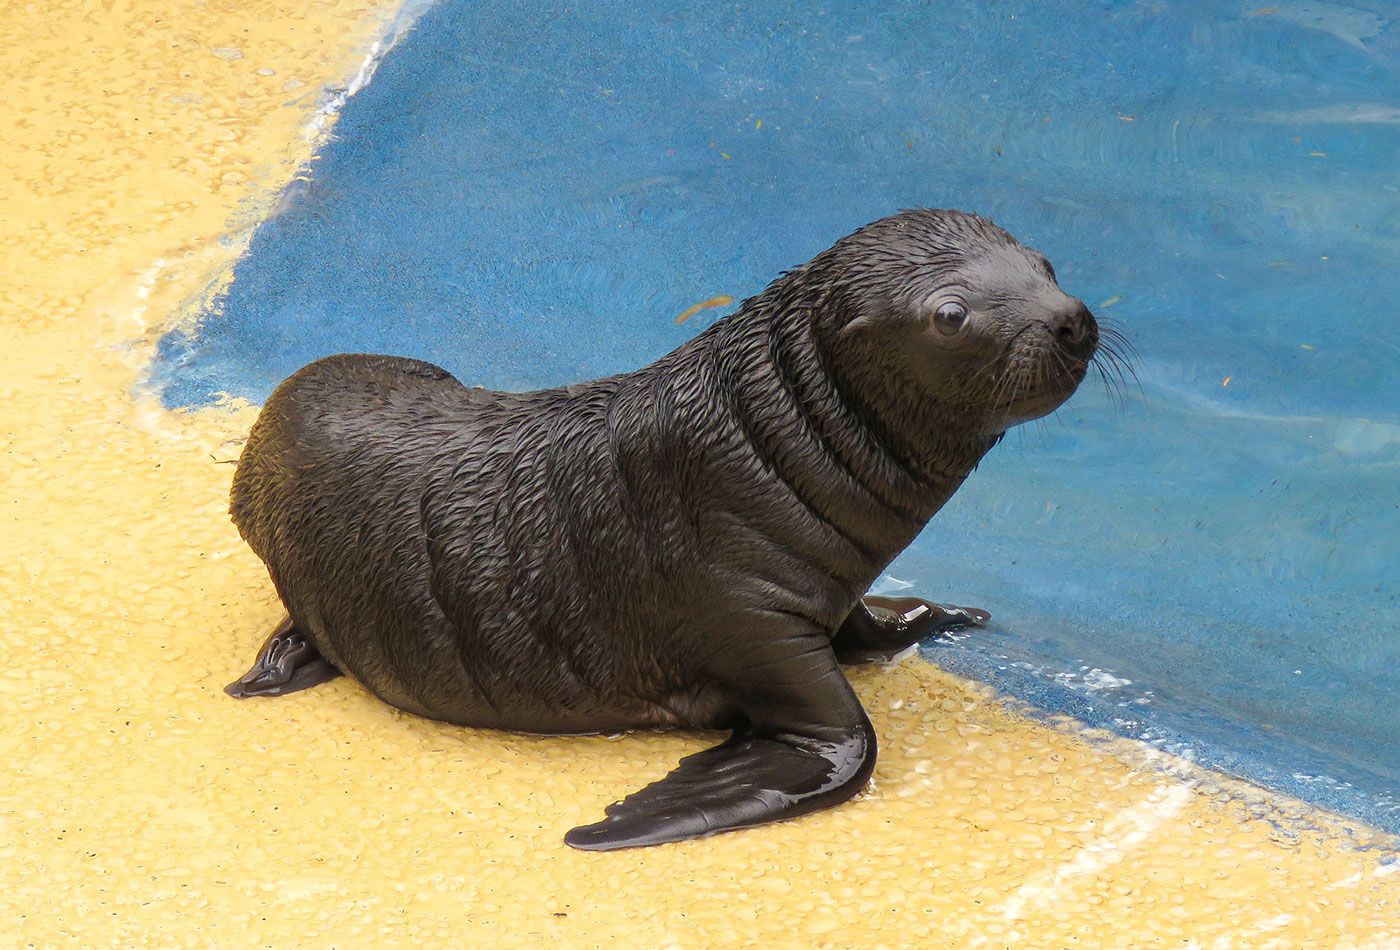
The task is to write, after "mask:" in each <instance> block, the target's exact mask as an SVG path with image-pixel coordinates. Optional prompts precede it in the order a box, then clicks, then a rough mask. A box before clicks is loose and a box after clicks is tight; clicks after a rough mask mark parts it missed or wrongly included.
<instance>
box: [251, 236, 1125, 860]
mask: <svg viewBox="0 0 1400 950" xmlns="http://www.w3.org/2000/svg"><path fill="white" fill-rule="evenodd" d="M1098 334H1099V331H1098V327H1097V325H1096V323H1095V321H1094V318H1093V316H1092V315H1091V314H1090V313H1089V311H1088V309H1086V308H1085V306H1084V305H1083V304H1082V303H1081V302H1080V301H1078V300H1076V299H1075V298H1073V297H1070V296H1067V295H1066V294H1064V293H1063V292H1062V291H1061V290H1060V288H1059V287H1058V286H1057V285H1056V283H1055V275H1054V272H1053V271H1052V270H1051V269H1050V265H1049V264H1048V263H1047V262H1046V260H1045V258H1044V257H1042V256H1041V255H1040V254H1038V253H1036V252H1035V251H1032V250H1030V249H1028V248H1026V247H1023V246H1022V245H1021V244H1019V243H1018V242H1017V241H1016V240H1015V239H1014V238H1012V237H1011V235H1009V234H1007V233H1006V232H1005V231H1003V230H1002V229H1001V228H999V227H997V226H995V225H994V224H992V223H991V222H990V221H987V220H986V219H984V218H980V217H978V216H976V215H972V214H964V213H960V212H954V211H931V210H918V211H906V212H904V213H901V214H897V215H894V216H892V217H888V218H884V219H882V220H880V221H876V222H874V223H873V224H869V225H867V226H865V227H863V228H861V229H860V230H859V231H856V232H855V233H854V234H851V235H850V236H848V237H845V238H842V239H841V240H840V241H838V242H837V243H836V245H835V246H834V247H832V248H831V249H830V250H827V251H825V252H823V253H821V254H819V255H817V257H816V258H814V259H813V260H812V261H811V262H810V263H808V264H805V265H803V266H802V267H799V268H797V269H796V270H793V271H790V272H788V273H786V274H784V275H783V276H782V277H780V278H779V279H778V280H776V281H774V282H773V283H772V284H771V285H770V286H769V287H768V288H767V289H766V290H764V291H763V292H762V293H761V294H759V295H758V296H757V297H753V298H751V299H749V300H746V301H744V303H743V305H742V306H741V307H740V308H739V310H738V312H736V313H734V314H732V315H730V316H728V317H725V318H724V319H722V320H720V321H718V322H717V323H715V324H714V325H713V326H711V327H709V328H708V329H707V330H705V331H704V332H702V333H701V334H699V335H698V336H696V337H695V338H694V339H692V340H690V341H689V342H688V343H685V344H684V345H682V346H681V347H680V348H678V349H676V350H675V351H674V352H672V353H670V354H668V355H666V356H663V357H662V358H661V359H659V360H657V361H656V362H655V363H653V364H651V365H650V366H646V367H643V368H642V369H639V370H637V371H636V372H632V373H624V374H622V375H619V376H611V377H608V378H606V379H599V380H594V381H592V382H585V383H579V384H577V385H573V386H564V387H562V388H559V389H549V390H544V391H541V392H530V393H501V392H491V391H489V390H484V389H472V388H468V387H466V386H463V385H462V384H460V383H459V382H458V381H457V380H456V379H454V378H453V377H452V376H451V375H450V374H449V373H447V372H446V371H444V370H442V369H439V368H437V367H436V366H432V365H429V364H427V363H423V362H419V361H417V360H411V359H399V358H396V357H390V356H364V355H341V356H331V357H327V358H325V359H322V360H318V361H317V362H315V363H312V364H310V365H309V366H306V367H305V368H303V369H301V370H299V371H298V372H297V373H295V374H294V375H293V376H291V377H290V378H289V379H287V380H286V381H285V382H284V383H282V385H281V386H279V387H278V388H277V391H276V392H274V393H273V394H272V397H271V398H270V399H269V400H268V402H267V405H266V406H265V407H264V408H263V410H262V414H261V415H260V416H259V417H258V420H257V422H256V424H255V425H254V426H253V430H252V433H251V435H250V436H249V439H248V445H247V448H246V449H244V452H243V457H242V459H241V460H240V461H239V464H238V470H237V473H236V475H235V476H234V481H233V494H232V514H233V520H234V522H235V523H236V524H237V525H238V529H239V531H240V532H241V533H242V535H243V537H244V538H245V539H247V541H248V544H249V545H251V546H252V548H253V550H254V551H256V552H257V554H258V556H260V557H261V558H262V559H263V560H264V561H266V562H267V566H268V569H269V571H270V572H271V575H272V580H273V583H274V584H275V585H276V587H277V592H278V593H279V594H280V595H281V598H282V602H283V603H284V604H285V605H286V607H287V612H288V615H289V616H288V618H287V619H286V620H285V621H284V622H283V623H282V624H281V625H280V626H279V627H278V628H277V629H276V630H275V631H274V632H273V635H272V636H271V638H270V639H269V640H268V641H267V643H266V644H264V646H263V647H262V650H261V652H260V654H259V656H258V658H257V662H256V664H255V665H254V667H253V668H252V670H250V671H249V673H248V674H247V675H246V676H244V677H243V678H242V679H240V680H239V681H238V682H236V683H234V684H232V685H231V686H230V687H229V692H231V693H232V694H233V695H235V696H251V695H259V694H261V695H269V694H278V693H286V692H291V691H293V690H297V689H302V688H304V687H307V686H310V685H313V684H315V683H318V682H321V681H322V680H325V679H328V678H330V677H332V676H335V675H338V673H339V672H340V671H344V672H346V673H348V674H350V675H351V676H353V677H354V678H355V679H357V680H359V681H360V682H361V683H363V684H364V685H365V686H367V687H369V689H371V690H372V691H373V692H374V693H376V694H377V695H378V696H380V697H381V698H382V699H384V700H385V701H386V702H388V703H390V704H392V705H394V706H397V707H398V708H400V709H404V710H407V711H409V712H412V713H416V714H418V715H420V716H428V717H431V718H433V719H440V720H445V721H447V722H453V723H460V724H462V725H468V726H485V727H490V728H495V729H507V730H512V731H517V732H527V733H558V734H577V733H594V732H614V731H618V730H623V729H629V728H633V727H638V726H654V725H663V724H664V725H678V726H689V727H697V728H704V729H732V730H733V736H732V737H731V738H730V739H729V740H728V741H726V742H724V743H723V744H722V745H719V746H717V747H715V748H712V749H708V750H706V751H703V752H700V753H697V754H695V755H691V756H688V757H686V758H685V759H683V760H682V761H681V763H680V765H679V766H678V767H677V768H676V769H675V770H674V771H673V772H671V773H670V774H669V775H667V776H666V777H665V778H663V779H661V780H660V781H658V782H655V783H653V784H651V785H648V786H647V787H645V788H643V789H642V790H641V791H638V792H636V793H634V794H632V795H630V796H628V797H627V798H626V799H625V800H624V801H622V802H619V803H616V804H614V805H612V806H610V807H609V808H608V809H607V810H606V814H607V817H606V818H605V819H604V820H602V821H600V822H598V823H597V824H592V825H588V826H585V827H580V828H575V829H574V830H573V831H571V832H569V833H568V835H567V836H566V838H565V840H566V841H567V842H568V843H569V844H570V845H572V846H574V847H576V848H584V849H594V850H606V849H612V848H626V847H635V846H641V845H651V844H658V843H661V842H666V841H680V840H684V839H687V838H695V837H700V836H702V835H708V834H712V833H714V832H718V831H726V830H729V829H733V828H743V827H746V826H749V825H756V824H760V823H762V822H768V821H774V820H777V819H781V818H791V817H794V816H797V815H803V814H806V813H808V812H812V811H815V810H817V809H821V808H826V807H829V806H831V805H835V804H837V803H838V802H841V801H844V800H846V799H848V798H850V797H851V796H852V795H854V794H855V793H856V792H858V791H859V790H860V789H861V788H862V787H863V786H864V785H865V783H866V780H867V779H868V778H869V777H870V773H871V770H872V769H873V767H874V764H875V733H874V731H873V729H872V728H871V725H870V720H869V719H868V718H867V717H866V714H865V711H864V710H863V709H862V708H861V705H860V702H859V701H858V700H857V698H856V695H855V693H854V692H853V691H852V689H851V687H850V685H849V684H848V683H847V681H846V678H845V676H844V675H843V674H842V672H841V668H840V665H839V661H840V660H841V659H842V658H843V657H845V658H860V657H862V656H865V655H868V654H871V653H881V652H884V653H889V652H893V651H897V650H899V649H901V648H903V647H905V646H907V645H909V644H911V643H913V642H914V641H916V640H918V639H919V638H921V637H923V636H925V635H926V634H928V633H930V632H932V631H934V630H936V629H939V628H942V627H947V626H953V625H958V624H965V623H979V622H981V621H982V620H984V619H985V618H986V616H987V615H986V614H985V613H983V612H981V611H972V610H968V609H964V608H944V607H939V606H937V605H932V604H926V603H924V602H922V601H915V600H902V601H878V600H875V599H874V598H872V599H871V600H872V602H873V604H872V606H867V605H866V603H863V602H862V600H861V594H862V593H863V592H864V591H865V590H866V589H867V588H868V587H869V585H870V584H871V582H873V581H874V580H875V579H876V578H877V577H878V576H879V574H880V571H881V570H882V569H883V568H884V567H885V565H887V564H888V563H889V562H890V561H891V560H892V559H893V558H894V557H895V555H897V554H898V553H899V552H900V551H901V550H902V549H903V548H904V547H905V546H906V545H907V544H908V543H909V542H910V541H912V540H913V539H914V537H915V535H917V534H918V533H919V531H920V529H922V528H923V526H924V524H925V523H926V522H927V521H928V520H929V518H930V517H932V516H933V514H934V512H936V511H938V509H939V508H940V507H941V506H942V505H943V503H944V502H946V501H947V500H948V498H949V496H951V495H952V494H953V492H954V491H956V490H957V488H958V486H959V485H961V484H962V482H963V479H964V478H966V477H967V475H968V473H969V472H971V471H972V469H973V468H974V467H975V466H976V465H977V462H978V460H979V459H980V458H981V457H982V455H983V454H984V453H985V452H986V451H987V450H988V449H990V448H991V447H992V446H993V445H994V444H995V443H996V442H997V440H999V439H1000V438H1001V436H1002V434H1003V433H1004V432H1005V431H1006V430H1007V428H1008V427H1010V426H1013V425H1016V424H1017V423H1020V422H1025V421H1026V420H1028V419H1034V418H1037V417H1038V416H1043V415H1045V414H1046V413H1048V412H1051V411H1052V410H1054V409H1055V408H1056V407H1057V406H1059V405H1060V403H1062V402H1063V401H1064V400H1065V399H1066V398H1068V397H1069V395H1070V394H1071V393H1072V392H1074V390H1075V387H1076V386H1078V384H1079V382H1080V380H1082V379H1083V377H1084V374H1085V371H1086V368H1087V366H1088V364H1089V361H1090V359H1091V358H1092V357H1093V355H1094V352H1095V348H1096V346H1097V344H1098ZM872 608H873V609H872Z"/></svg>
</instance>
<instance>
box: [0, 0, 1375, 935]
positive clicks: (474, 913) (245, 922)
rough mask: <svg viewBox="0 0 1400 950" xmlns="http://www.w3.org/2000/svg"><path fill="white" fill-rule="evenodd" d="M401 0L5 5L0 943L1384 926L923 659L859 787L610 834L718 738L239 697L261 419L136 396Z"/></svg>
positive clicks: (257, 570) (1192, 788)
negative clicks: (782, 808) (659, 783)
mask: <svg viewBox="0 0 1400 950" xmlns="http://www.w3.org/2000/svg"><path fill="white" fill-rule="evenodd" d="M99 6H101V7H102V8H103V9H100V10H99V9H98V7H99ZM387 12H388V10H387V8H386V7H385V6H384V5H382V4H375V3H371V2H360V3H356V2H353V0H320V2H318V0H253V2H245V3H233V2H227V3H220V2H215V0H209V2H206V3H193V2H185V3H170V2H168V0H159V2H157V0H128V2H125V3H122V2H114V3H104V4H101V5H99V4H96V3H89V2H66V3H59V2H55V0H43V2H35V3H30V4H22V3H15V2H10V3H8V4H5V5H3V7H0V15H3V17H4V22H5V25H6V27H7V30H6V39H5V40H4V43H5V44H6V47H5V48H4V49H3V50H0V77H3V78H0V103H3V108H4V110H5V116H6V121H5V126H6V128H7V134H6V136H5V146H4V148H3V149H0V166H3V168H2V170H3V175H0V214H2V215H3V225H0V253H2V254H3V260H4V264H5V269H4V279H3V289H0V308H3V309H0V327H3V331H0V332H3V334H4V336H3V344H4V345H3V348H0V361H3V363H0V438H2V439H3V456H0V484H3V494H0V502H2V503H3V505H4V514H3V519H0V564H2V565H3V568H0V650H3V655H4V657H5V663H4V665H3V669H0V717H3V726H0V752H2V753H3V756H4V770H3V772H0V828H2V829H3V834H0V947H6V948H7V947H11V946H14V947H38V948H50V947H93V948H122V947H200V948H205V947H230V948H253V947H270V948H277V950H286V948H293V947H296V948H319V947H344V948H372V947H395V948H397V947H404V946H412V947H415V948H432V947H459V946H473V947H528V946H557V947H566V948H567V947H593V946H604V945H613V944H615V945H618V946H625V947H639V948H640V947H685V948H690V947H694V948H704V947H740V946H764V947H915V946H918V947H945V946H946V947H1015V948H1021V947H1047V948H1060V947H1108V948H1137V947H1173V948H1221V950H1225V948H1253V947H1260V948H1263V947H1277V948H1288V950H1296V948H1306V947H1317V948H1329V950H1332V948H1335V950H1344V948H1371V950H1395V948H1400V873H1394V872H1397V871H1400V862H1396V860H1395V855H1394V852H1393V851H1388V850H1386V849H1385V848H1384V847H1375V845H1376V844H1377V841H1376V839H1375V837H1374V836H1373V835H1372V834H1371V833H1370V832H1368V831H1367V830H1366V829H1364V828H1360V827H1357V826H1355V825H1351V824H1349V823H1347V822H1342V821H1339V820H1335V819H1332V818H1329V817H1327V816H1323V815H1318V814H1316V813H1312V812H1309V811H1308V810H1307V809H1304V808H1302V807H1301V806H1297V805H1295V804H1292V803H1289V802H1286V801H1282V800H1277V799H1274V798H1271V797H1268V796H1264V795H1262V794H1258V793H1251V792H1249V791H1248V790H1246V789H1243V788H1241V787H1238V786H1232V785H1231V784H1230V783H1221V782H1215V781H1213V780H1211V778H1210V777H1209V776H1204V777H1203V776H1199V775H1192V774H1191V773H1189V772H1187V771H1185V770H1183V769H1182V768H1180V767H1174V766H1171V764H1170V763H1165V764H1164V763H1163V762H1162V761H1158V762H1155V763H1154V762H1152V761H1149V759H1150V757H1143V756H1138V755H1135V754H1134V753H1133V752H1132V750H1131V749H1124V748H1122V747H1117V746H1114V745H1113V744H1112V743H1108V742H1105V741H1094V740H1088V739H1086V738H1084V737H1077V736H1075V735H1074V734H1073V733H1072V732H1070V731H1068V730H1055V729H1051V728H1047V727H1045V726H1042V725H1037V724H1034V723H1032V722H1030V721H1028V720H1026V719H1024V718H1022V717H1020V716H1019V715H1017V714H1015V713H1013V712H1011V711H1008V710H1007V709H1005V708H1003V707H1001V706H999V705H998V704H997V703H995V702H993V701H991V700H990V699H989V697H988V696H987V695H986V693H985V692H984V691H983V690H981V689H979V688H977V687H974V686H971V685H969V684H966V683H964V682H961V681H958V680H955V679H954V678H952V677H950V676H947V675H944V674H942V673H940V672H938V671H937V670H935V669H933V668H931V667H929V666H927V665H925V664H923V663H921V662H919V661H917V660H912V661H906V662H905V663H904V664H903V665H901V666H899V667H897V668H894V669H886V670H881V669H867V670H862V671H860V672H859V673H857V674H855V675H854V679H855V681H856V687H857V690H858V691H859V693H860V695H861V697H862V698H863V700H864V701H865V702H866V704H867V706H868V707H869V708H870V710H871V712H872V715H873V718H874V721H875V725H876V728H877V730H878V731H879V735H880V738H881V742H882V746H883V748H882V755H881V758H880V763H879V766H878V768H877V769H876V773H875V785H874V787H873V788H872V789H871V790H870V791H869V792H867V793H866V794H865V795H863V796H862V797H860V798H859V799H857V800H856V801H854V802H852V803H850V804H848V805H846V806H843V807H841V808H838V809H835V810H832V811H828V812H824V813H821V814H818V815H815V816H812V817H810V818H808V819H806V820H803V821H800V822H793V823H786V824H781V825H775V826H768V827H765V828H761V829H756V830H753V831H748V832H741V833H738V834H731V835H726V836H722V837H719V838H715V839H711V840H708V841H698V842H688V843H685V844H680V845H672V846H667V847H663V848H657V849H649V850H643V851H629V852H620V853H613V854H586V853H581V852H576V851H571V850H569V849H568V848H566V847H565V846H564V845H563V844H562V842H561V840H560V839H561V836H562V834H563V833H564V831H565V830H567V829H568V828H570V827H571V826H573V825H575V824H578V823H581V822H585V821H590V820H592V819H594V818H596V817H597V816H598V815H599V813H600V810H601V808H602V806H603V805H604V804H606V803H607V802H609V801H610V800H612V799H613V798H614V797H618V796H620V795H621V794H622V793H624V792H626V791H628V790H631V789H634V788H636V787H638V786H640V785H641V784H644V783H645V782H647V781H649V780H651V779H653V778H656V777H658V776H660V775H661V774H663V773H664V772H665V771H666V770H667V769H669V768H670V767H671V766H672V765H673V764H674V763H675V762H676V760H677V759H678V758H679V757H680V756H681V755H682V754H684V753H686V752H689V751H693V750H695V749H697V748H700V747H701V746H703V745H704V744H706V743H708V742H710V741H712V739H711V737H706V736H694V735H690V736H686V735H676V734H670V735H661V734H646V735H637V736H629V737H624V738H620V739H602V738H597V739H568V740H544V739H533V738H517V737H512V736H506V735H500V734H489V733H481V732H473V731H469V730H464V729H457V728H452V727H448V726H443V725H440V724H436V723H431V722H425V721H422V720H416V719H413V718H411V717H408V716H405V715H401V714H399V713H397V712H395V711H393V710H391V709H389V708H387V707H385V706H383V705H382V704H380V703H378V702H376V701H374V700H373V699H372V698H370V697H369V696H368V695H367V694H366V693H365V692H364V691H363V690H361V689H360V688H359V687H357V686H355V685H354V684H353V683H351V682H349V681H348V680H344V679H342V680H338V681H336V682H334V683H332V684H328V685H326V686H324V687H320V688H317V689H315V690H313V691H310V692H307V693H301V694H298V695H296V696H293V697H288V698H285V699H280V700H266V701H248V702H235V701H233V700H231V699H229V698H227V697H226V696H225V695H224V694H223V693H222V691H221V689H220V687H221V686H222V685H223V684H224V683H225V682H227V681H228V680H230V679H231V678H233V677H235V676H236V675H238V674H239V673H241V672H242V671H243V669H244V668H245V666H246V665H247V663H248V661H249V660H250V659H251V657H252V655H253V653H254V651H255V649H256V647H257V645H258V644H259V643H260V642H261V640H262V638H263V636H264V635H265V634H266V632H267V630H268V628H269V627H270V626H271V625H272V624H273V623H274V622H275V621H276V620H277V619H278V618H279V617H280V610H279V608H278V605H277V604H276V602H275V598H274V595H273V593H272V589H271V586H270V584H269V582H268V580H267V577H266V575H265V573H264V571H263V569H262V567H261V565H260V564H259V563H258V562H257V560H256V559H255V558H254V557H253V555H252V554H251V553H250V552H249V551H248V550H247V549H246V548H245V547H243V546H242V544H241V542H240V541H239V540H238V537H237V535H236V533H235V531H234V529H233V528H232V526H231V525H230V524H229V522H228V519H227V517H226V515H225V508H226V496H227V489H228V482H229V478H230V475H231V469H232V465H231V464H229V463H230V460H231V459H232V458H233V457H234V456H235V455H236V452H237V447H236V440H237V439H238V438H240V437H241V436H242V435H243V433H244V431H245V430H246V425H247V423H248V421H249V414H248V412H247V411H246V410H245V411H242V412H238V411H234V410H230V411H228V412H206V413H201V414H197V415H176V414H170V413H164V412H161V411H160V410H159V409H157V408H156V407H155V406H154V405H153V404H151V403H150V402H149V401H145V400H142V399H133V398H132V397H131V396H130V395H129V394H130V392H131V387H132V385H133V382H134V380H135V378H136V370H137V367H138V365H139V362H140V360H141V359H142V358H143V357H144V356H145V355H146V354H147V353H148V349H149V337H148V329H149V328H150V327H153V326H155V325H157V324H159V323H160V322H162V321H164V320H167V319H169V318H170V317H171V316H172V315H173V314H174V313H175V308H176V305H177V304H178V302H179V301H181V300H182V299H184V298H186V297H188V296H189V295H191V294H193V293H196V292H198V291H199V290H200V289H201V288H202V287H203V286H204V285H205V283H206V282H207V280H208V278H209V275H210V274H212V273H215V272H216V271H217V269H218V268H219V267H220V266H221V265H223V264H225V263H226V262H227V261H228V259H229V258H230V256H231V255H233V254H235V253H236V252H237V251H238V249H239V247H240V246H241V241H242V239H243V237H244V234H243V231H242V229H245V228H246V227H247V226H248V224H249V223H251V221H253V220H255V219H256V217H257V216H258V214H259V213H260V211H261V210H262V209H265V208H266V207H268V206H269V205H268V202H270V201H271V200H273V199H274V198H275V195H276V194H277V192H278V189H279V187H280V185H281V184H282V183H283V182H284V181H285V180H286V178H287V177H288V176H289V175H291V174H292V173H293V171H294V169H295V168H296V166H297V164H298V162H299V161H300V160H301V159H302V158H304V157H305V155H306V154H307V149H308V148H309V145H308V144H307V143H308V142H309V140H310V139H309V133H311V132H314V126H315V125H316V121H317V120H316V115H317V113H316V107H317V103H318V101H319V100H318V96H319V94H320V90H321V88H322V86H323V85H325V84H327V83H335V82H344V81H345V80H347V79H348V78H349V77H351V76H353V75H354V74H355V72H356V71H357V69H358V68H359V66H360V64H361V63H362V62H363V61H364V58H365V55H366V53H367V51H368V46H369V43H370V42H371V41H372V40H373V39H374V38H375V37H376V36H378V35H379V34H380V31H381V29H382V25H383V23H384V18H385V16H386V14H387Z"/></svg>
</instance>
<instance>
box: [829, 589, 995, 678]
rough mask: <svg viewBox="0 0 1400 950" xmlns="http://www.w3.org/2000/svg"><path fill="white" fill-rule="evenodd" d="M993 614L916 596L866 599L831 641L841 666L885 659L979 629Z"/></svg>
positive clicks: (859, 601)
mask: <svg viewBox="0 0 1400 950" xmlns="http://www.w3.org/2000/svg"><path fill="white" fill-rule="evenodd" d="M991 616H992V615H991V614H989V613H987V612H986V611H985V610H979V609H978V608H976V607H949V606H944V605H942V604H931V603H929V602H928V601H926V600H920V599H919V598H917V597H865V598H863V599H862V600H858V601H856V605H855V607H854V608H852V610H851V613H850V615H849V616H848V617H847V618H846V620H845V622H844V623H842V624H841V627H840V629H838V630H837V631H836V634H835V636H833V637H832V638H831V648H832V649H833V650H835V651H836V656H837V658H838V659H839V660H840V661H841V662H842V663H864V662H867V661H869V660H879V659H886V658H888V657H890V656H893V655H894V654H896V653H898V652H899V651H900V650H903V649H904V648H905V647H908V646H912V645H913V644H915V643H918V642H919V641H920V640H922V639H924V638H925V637H929V636H932V635H934V634H936V633H942V632H945V631H948V630H956V629H958V628H959V627H969V626H970V627H980V626H982V625H983V624H985V623H986V622H987V621H988V620H990V619H991Z"/></svg>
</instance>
